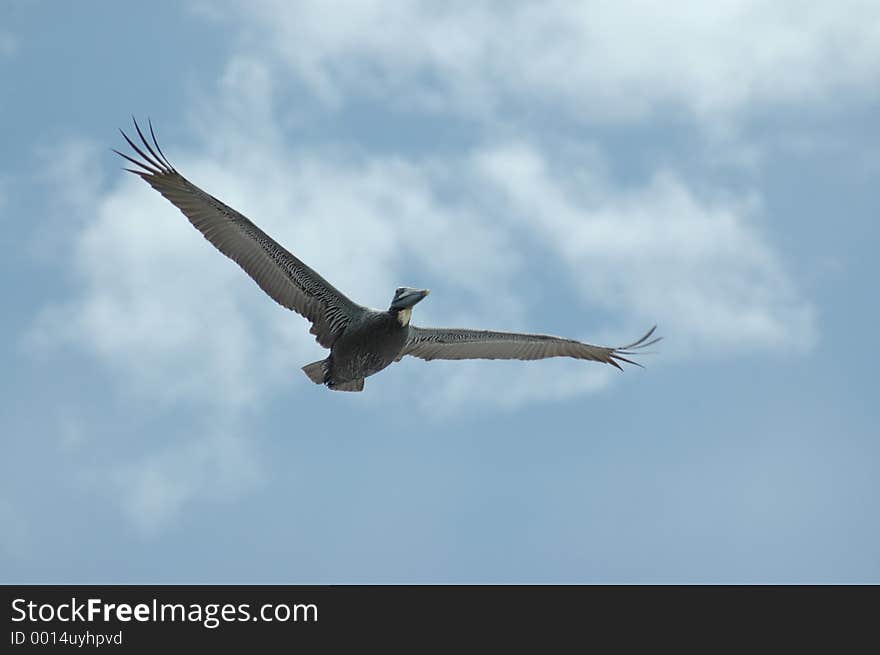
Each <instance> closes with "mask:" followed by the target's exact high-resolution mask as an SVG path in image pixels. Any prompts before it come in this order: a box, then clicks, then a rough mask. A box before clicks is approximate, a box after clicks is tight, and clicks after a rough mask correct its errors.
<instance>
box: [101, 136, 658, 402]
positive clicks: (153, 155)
mask: <svg viewBox="0 0 880 655" xmlns="http://www.w3.org/2000/svg"><path fill="white" fill-rule="evenodd" d="M134 127H135V130H136V131H137V135H138V137H140V142H141V146H142V147H141V146H138V145H137V144H136V143H135V141H134V140H132V139H130V138H129V137H128V136H127V135H126V134H125V132H122V136H123V137H124V138H125V140H126V142H128V144H129V145H130V146H131V147H132V148H133V149H134V151H135V153H137V155H139V157H140V159H138V158H135V157H133V156H130V155H127V154H125V153H122V152H119V151H118V150H114V152H116V153H117V154H118V155H120V156H121V157H124V158H125V159H126V160H127V161H129V162H131V163H132V164H134V166H136V167H137V168H126V170H128V171H130V172H132V173H134V174H135V175H138V176H140V177H141V178H143V179H144V180H145V181H146V182H148V183H149V184H150V186H152V187H153V188H154V189H156V190H157V191H158V192H159V193H161V194H162V195H163V196H165V198H167V199H168V200H169V201H170V202H171V203H172V204H173V205H175V206H176V207H177V208H178V209H180V211H181V212H183V214H184V216H186V217H187V219H189V222H190V223H192V224H193V226H194V227H195V228H196V229H197V230H199V232H201V233H202V235H204V237H205V238H206V239H207V240H208V241H210V242H211V244H213V245H214V247H216V248H217V249H218V250H219V251H220V252H222V253H223V254H224V255H226V256H227V257H229V258H230V259H232V260H233V261H235V262H236V263H237V264H238V265H239V266H240V267H241V268H242V269H244V271H245V272H246V273H247V274H248V275H249V276H250V277H251V278H253V280H254V281H255V282H256V283H257V284H258V285H259V286H260V288H261V289H263V291H265V292H266V293H267V294H268V295H269V296H270V297H271V298H272V299H273V300H275V301H276V302H277V303H279V304H281V305H283V306H284V307H287V308H288V309H292V310H293V311H295V312H297V313H298V314H301V315H302V316H304V317H306V318H307V319H308V320H309V321H311V323H312V328H311V333H312V334H314V335H315V338H316V340H317V341H318V343H319V344H321V345H322V346H323V347H325V348H329V349H330V355H329V356H328V357H327V358H326V359H324V360H319V361H317V362H313V363H312V364H308V365H306V366H304V367H303V370H304V371H305V373H306V375H307V376H308V377H309V378H310V379H311V380H312V381H313V382H315V383H318V384H326V385H327V386H328V387H329V388H331V389H335V390H339V391H362V390H363V388H364V378H366V377H368V376H370V375H373V374H374V373H377V372H379V371H381V370H382V369H383V368H385V367H387V366H388V365H389V364H391V363H393V362H395V361H399V360H400V359H402V358H403V356H404V355H412V356H413V357H418V358H421V359H424V360H432V359H524V360H528V359H544V358H546V357H573V358H575V359H586V360H592V361H597V362H604V363H606V364H611V365H613V366H616V367H617V368H620V363H619V362H627V363H630V364H636V362H633V361H632V360H630V359H628V358H627V356H632V355H635V354H638V352H639V351H640V350H641V349H643V348H645V347H647V346H650V345H651V344H654V343H656V342H657V341H659V340H660V338H659V337H657V338H654V339H651V336H652V335H653V333H654V328H651V330H650V331H649V332H648V333H647V334H646V335H645V336H644V337H642V338H641V339H639V340H638V341H636V342H635V343H632V344H630V345H628V346H624V347H622V348H607V347H603V346H592V345H590V344H586V343H582V342H580V341H574V340H572V339H564V338H561V337H553V336H549V335H544V334H517V333H511V332H492V331H487V330H468V329H449V328H420V327H416V326H413V325H410V322H409V319H410V316H411V314H412V307H413V306H414V305H415V304H416V303H418V302H419V301H421V300H422V299H423V298H424V297H425V296H426V295H428V292H427V290H422V289H411V288H408V287H401V288H399V289H398V290H397V291H396V292H395V295H394V298H393V299H392V302H391V307H390V308H389V309H388V310H387V311H380V310H376V309H370V308H367V307H363V306H361V305H358V304H357V303H355V302H353V301H351V300H350V299H349V298H347V297H346V296H345V294H343V293H342V292H340V291H339V290H338V289H336V288H335V287H334V286H333V285H332V284H330V283H329V282H328V281H327V280H325V279H324V278H323V277H321V276H320V275H319V274H318V273H316V272H315V271H314V270H313V269H311V268H309V267H308V266H307V265H306V264H305V263H303V262H302V261H301V260H299V259H298V258H297V257H295V256H294V255H292V254H291V253H290V252H288V251H287V250H285V249H284V248H283V247H282V246H281V245H279V244H278V243H277V242H275V241H274V240H273V239H272V238H271V237H270V236H269V235H267V234H266V233H265V232H263V231H262V230H261V229H260V228H258V227H257V226H256V225H254V224H253V223H252V222H251V221H250V220H248V219H247V218H246V217H245V216H243V215H242V214H239V213H238V212H237V211H235V210H234V209H232V208H231V207H228V206H227V205H225V204H223V203H222V202H221V201H220V200H218V199H217V198H215V197H214V196H212V195H210V194H208V193H206V192H205V191H202V190H201V189H200V188H199V187H197V186H196V185H194V184H193V183H192V182H190V181H189V180H187V179H186V178H185V177H183V176H182V175H181V174H180V173H178V172H177V170H175V168H174V167H173V166H172V165H171V164H170V163H169V162H168V159H166V157H165V154H164V153H163V152H162V150H161V148H159V143H158V141H157V140H156V135H155V133H154V132H153V126H152V123H150V124H149V133H150V139H147V138H146V136H145V135H144V133H143V132H142V131H141V128H140V126H139V125H138V124H137V122H136V121H135V122H134ZM120 131H121V130H120ZM636 365H638V364H636Z"/></svg>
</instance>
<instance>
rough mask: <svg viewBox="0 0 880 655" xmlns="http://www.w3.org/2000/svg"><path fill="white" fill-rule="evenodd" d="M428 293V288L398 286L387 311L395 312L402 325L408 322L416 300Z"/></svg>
mask: <svg viewBox="0 0 880 655" xmlns="http://www.w3.org/2000/svg"><path fill="white" fill-rule="evenodd" d="M429 293H430V291H429V290H428V289H412V288H410V287H399V288H398V289H397V291H395V292H394V297H393V298H392V299H391V307H390V309H389V311H392V312H396V313H397V318H398V320H399V321H400V323H401V324H402V325H407V324H408V323H409V319H410V316H412V308H413V305H415V304H416V303H417V302H419V301H420V300H421V299H422V298H424V297H425V296H427V295H428V294H429Z"/></svg>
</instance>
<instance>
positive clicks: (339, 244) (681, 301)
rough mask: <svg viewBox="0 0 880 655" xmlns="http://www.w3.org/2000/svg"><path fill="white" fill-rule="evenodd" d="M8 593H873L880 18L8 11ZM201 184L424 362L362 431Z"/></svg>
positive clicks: (20, 5)
mask: <svg viewBox="0 0 880 655" xmlns="http://www.w3.org/2000/svg"><path fill="white" fill-rule="evenodd" d="M0 79H2V85H0V134H2V139H0V142H2V151H0V228H2V232H0V240H2V246H3V252H4V257H3V258H2V259H0V274H2V276H3V279H4V280H5V281H6V283H5V284H4V292H3V316H4V319H3V321H2V322H0V334H2V338H3V343H4V344H5V345H4V347H3V349H2V350H0V358H2V360H0V385H2V398H3V400H2V403H0V433H2V445H3V452H4V454H3V457H2V458H0V579H2V580H3V581H5V582H106V583H123V582H134V583H136V582H177V583H183V582H214V583H219V582H239V583H241V582H276V583H280V582H319V583H320V582H755V581H775V582H846V581H852V582H855V581H873V582H880V523H878V520H877V517H878V516H880V482H878V476H877V465H878V461H880V439H878V430H877V423H878V410H877V398H876V396H877V382H876V374H875V368H876V364H877V356H876V355H875V354H874V353H873V345H874V341H875V340H876V339H875V330H876V326H877V325H878V324H880V312H878V303H877V301H876V295H877V291H876V280H877V279H878V276H880V264H878V261H877V259H876V251H877V247H878V236H880V229H878V227H877V216H878V213H880V202H878V194H877V185H876V180H877V179H878V176H880V130H878V127H880V126H878V117H880V114H878V111H880V5H878V4H877V3H876V2H873V1H868V0H866V1H865V2H859V1H855V0H854V1H850V2H838V3H825V4H822V5H818V4H817V5H816V6H814V7H808V6H807V5H804V4H803V3H799V2H784V1H779V2H772V3H771V2H766V3H764V2H743V1H736V2H734V1H726V2H715V3H710V4H706V3H684V2H682V3H675V4H672V5H670V4H669V3H659V2H631V3H599V2H595V3H591V2H583V3H569V2H560V3H553V2H548V3H538V4H536V3H522V4H517V3H470V2H468V3H444V4H442V5H438V4H437V3H432V2H425V3H416V2H412V3H405V2H394V3H391V2H367V1H363V0H361V1H357V2H336V3H324V2H280V1H278V2H272V1H270V0H266V1H260V2H250V1H249V2H243V1H242V2H236V1H233V0H230V1H228V2H207V1H191V2H186V3H177V2H154V3H113V2H109V1H108V2H84V3H76V4H75V5H73V4H71V5H69V6H68V5H64V4H58V3H51V2H48V1H45V2H23V1H21V0H7V1H6V2H3V3H2V6H0ZM131 114H136V115H137V116H138V117H141V118H145V117H146V116H150V117H151V118H152V120H153V124H154V125H155V126H156V130H157V133H158V135H159V139H160V142H161V143H162V144H163V149H164V150H165V153H166V154H167V155H168V157H169V158H170V159H171V160H172V162H173V163H174V164H175V166H176V167H177V168H178V169H179V170H180V171H181V172H182V173H184V174H185V175H186V176H187V177H189V178H190V179H191V180H192V181H194V182H195V183H196V184H198V185H200V186H202V187H203V188H205V189H206V190H208V191H209V192H211V193H213V194H214V195H216V196H218V197H220V198H221V199H223V200H224V201H225V202H227V203H228V204H230V205H232V206H234V207H235V208H237V209H239V210H240V211H242V212H243V213H245V214H246V215H248V216H249V217H250V218H251V219H253V220H254V221H255V222H256V223H257V224H258V225H260V226H261V227H263V228H264V229H265V230H266V231H267V232H269V233H270V234H272V235H273V236H275V238H276V239H278V240H279V241H280V242H281V243H283V244H284V245H285V246H287V247H288V248H289V249H290V250H292V251H293V252H294V253H296V254H297V255H298V256H300V257H301V258H302V259H304V260H305V261H306V262H308V263H309V264H310V265H312V266H313V267H314V268H316V269H317V270H318V271H320V272H321V273H322V274H324V275H325V277H327V278H329V279H330V281H331V282H333V283H334V284H336V285H337V286H339V287H340V288H341V289H342V290H343V291H345V292H346V293H347V294H348V295H350V296H351V297H352V298H354V299H355V300H357V301H359V302H362V303H364V304H367V305H371V306H376V307H385V306H387V304H388V302H389V300H390V298H391V295H392V293H393V290H394V288H395V287H396V286H398V285H412V286H419V287H429V288H431V289H432V291H433V292H432V295H431V297H430V298H429V299H428V300H426V301H425V302H424V303H422V304H421V305H419V306H418V308H417V309H416V312H415V319H414V320H415V322H417V323H420V324H423V325H424V324H437V325H442V324H446V325H462V326H474V327H487V328H496V329H516V330H529V331H539V332H549V333H556V334H563V335H566V336H572V337H575V338H580V339H584V340H588V341H592V342H594V343H603V344H606V343H607V344H611V345H615V344H619V343H626V342H628V341H631V340H633V339H634V338H636V337H638V336H639V335H640V334H642V333H643V332H644V330H646V329H647V328H648V327H650V326H651V325H652V324H654V323H657V324H658V325H659V328H658V331H659V332H660V333H661V334H662V335H663V336H664V337H665V340H664V341H663V342H662V343H661V344H660V345H659V347H658V348H656V350H657V353H656V354H653V355H648V356H646V357H645V358H644V362H645V363H646V364H647V368H646V369H645V370H640V369H630V370H627V371H626V372H625V373H622V374H621V373H619V372H618V371H616V370H614V369H611V368H610V367H602V366H599V365H596V364H591V363H585V362H579V361H572V360H551V361H545V362H530V363H522V362H431V363H426V362H422V361H420V360H409V359H408V360H407V361H404V362H402V363H400V364H398V365H396V366H394V367H392V368H390V369H389V370H387V371H384V372H382V373H381V374H379V375H377V376H375V377H372V378H369V379H368V380H367V383H366V390H365V392H364V393H363V394H343V393H331V392H329V391H328V390H326V389H324V388H322V387H319V386H316V385H313V384H312V383H311V382H309V380H308V379H307V378H306V377H305V376H304V375H303V373H302V372H301V371H300V370H299V369H300V366H302V365H303V364H305V363H308V362H311V361H313V360H315V359H319V358H321V357H323V351H322V349H321V348H320V347H319V346H318V345H317V344H316V343H315V342H314V341H313V339H312V338H311V336H310V335H309V334H308V330H307V328H308V324H307V323H306V322H305V320H304V319H302V318H300V317H298V316H297V315H295V314H292V313H290V312H287V311H286V310H284V309H282V308H280V307H279V306H277V305H275V304H274V303H273V302H272V301H271V300H270V299H269V298H268V297H266V296H264V295H263V293H262V292H261V291H260V290H259V288H258V287H257V286H256V285H255V284H254V283H253V282H252V281H251V280H250V279H249V278H247V276H245V275H244V274H243V273H242V272H241V271H240V270H239V269H238V268H237V267H236V266H235V265H234V264H232V263H231V262H230V261H229V260H227V259H225V258H224V257H222V256H221V255H219V254H218V253H217V252H216V251H214V249H213V248H211V247H210V245H209V244H207V243H206V242H205V240H204V239H202V238H201V237H200V236H199V235H198V233H197V232H195V230H193V229H192V227H191V226H190V225H189V224H188V223H187V222H186V220H184V218H183V217H182V216H181V215H180V214H179V212H178V211H177V210H176V209H175V208H174V207H172V206H171V205H170V204H168V203H167V202H166V201H165V200H163V199H162V198H161V197H160V196H159V195H158V194H156V193H155V192H154V191H152V190H151V189H150V188H149V187H148V186H147V185H145V184H144V183H143V182H142V181H140V180H139V179H137V178H135V177H134V176H132V175H129V174H128V173H125V172H124V171H122V170H121V165H122V163H121V162H120V161H119V159H118V158H117V157H116V156H115V155H113V154H112V153H111V152H110V150H109V149H110V148H111V147H117V148H119V147H121V146H122V145H123V143H122V140H121V137H120V136H119V134H118V133H117V132H116V128H117V127H127V126H128V125H129V124H130V115H131Z"/></svg>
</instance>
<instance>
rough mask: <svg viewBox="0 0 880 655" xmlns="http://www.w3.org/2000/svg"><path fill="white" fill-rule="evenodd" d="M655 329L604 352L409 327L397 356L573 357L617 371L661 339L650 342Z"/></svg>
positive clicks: (541, 337)
mask: <svg viewBox="0 0 880 655" xmlns="http://www.w3.org/2000/svg"><path fill="white" fill-rule="evenodd" d="M656 329H657V326H656V325H655V326H654V327H652V328H651V329H650V330H649V331H648V333H647V334H646V335H645V336H643V337H642V338H641V339H639V340H638V341H636V342H634V343H631V344H629V345H628V346H621V347H620V348H607V347H604V346H592V345H590V344H588V343H582V342H580V341H574V340H573V339H563V338H562V337H552V336H550V335H547V334H517V333H514V332H491V331H489V330H463V329H455V328H420V327H416V326H414V325H413V326H411V327H410V331H409V339H408V340H407V343H406V345H405V346H404V348H403V351H402V352H401V356H403V355H412V356H413V357H418V358H420V359H424V360H427V361H430V360H432V359H545V358H547V357H573V358H575V359H588V360H591V361H594V362H604V363H605V364H611V365H612V366H616V367H617V368H621V366H620V364H619V363H618V362H626V363H627V364H635V365H636V366H641V364H638V363H637V362H634V361H632V360H631V359H627V356H632V355H638V354H639V351H641V350H642V349H643V348H647V347H648V346H650V345H652V344H655V343H657V342H658V341H660V339H661V338H662V337H655V338H653V339H651V336H652V335H653V334H654V330H656Z"/></svg>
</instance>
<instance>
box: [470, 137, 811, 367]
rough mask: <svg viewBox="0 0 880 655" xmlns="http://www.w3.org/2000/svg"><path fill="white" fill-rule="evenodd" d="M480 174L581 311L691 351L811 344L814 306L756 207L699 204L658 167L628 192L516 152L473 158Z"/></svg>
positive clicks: (520, 148) (526, 151)
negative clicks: (617, 316)
mask: <svg viewBox="0 0 880 655" xmlns="http://www.w3.org/2000/svg"><path fill="white" fill-rule="evenodd" d="M476 167H477V169H478V170H479V171H480V172H481V173H482V179H483V180H485V181H487V182H488V183H490V184H492V185H493V189H494V191H496V192H498V193H500V194H502V195H503V196H504V197H505V198H506V201H507V203H508V204H509V211H510V216H511V217H512V218H513V219H514V220H519V221H521V222H522V223H523V224H525V225H526V226H527V228H528V229H530V230H532V231H533V233H534V234H535V235H536V236H537V237H538V238H540V239H541V240H543V241H544V242H546V244H547V245H548V247H549V248H550V249H551V251H552V252H554V253H556V254H557V256H558V257H560V258H561V260H562V261H563V262H564V263H565V265H566V268H567V272H568V274H569V276H570V280H571V282H572V283H573V284H574V285H576V287H577V288H578V289H579V290H580V291H581V293H582V294H583V297H584V299H585V300H586V301H587V302H588V303H591V304H599V305H603V306H605V307H607V308H609V309H610V310H616V311H620V310H623V311H624V312H626V313H627V314H630V315H632V316H636V317H639V318H640V319H641V320H642V321H657V322H659V323H660V325H661V326H662V329H663V332H665V333H666V334H667V335H669V336H673V335H674V339H673V340H672V341H673V344H675V343H676V342H677V344H678V347H680V348H682V347H686V348H688V349H694V348H696V349H697V350H698V352H707V351H708V352H730V351H731V350H732V351H737V350H749V349H754V348H759V349H760V348H766V347H772V348H775V349H780V350H786V349H802V348H808V347H810V346H811V345H812V344H813V342H814V340H815V338H816V329H815V325H814V318H813V309H812V307H811V306H810V305H809V303H807V302H805V301H804V300H803V299H802V298H801V297H800V294H799V293H798V291H797V289H796V288H795V286H794V284H793V282H792V280H791V278H790V276H789V275H788V273H787V272H786V270H785V267H784V266H783V264H782V262H781V260H780V258H779V256H778V255H777V254H776V253H775V252H774V251H773V249H772V248H771V247H770V246H769V245H768V244H767V243H766V240H765V239H764V238H763V237H762V235H761V231H760V229H759V226H758V225H757V224H756V221H755V220H753V218H754V217H753V215H754V214H756V213H759V212H757V209H756V208H755V207H753V205H754V204H755V203H754V202H735V201H730V200H716V201H714V202H708V201H703V200H701V199H699V198H698V197H696V195H695V194H694V193H693V192H692V191H690V190H689V189H688V188H687V186H686V185H685V184H684V182H683V181H682V180H680V179H679V178H678V177H677V176H676V175H674V174H672V173H669V172H662V171H661V172H658V173H656V174H655V175H654V177H653V178H652V179H651V180H650V181H649V183H648V184H647V185H646V186H644V187H641V188H634V189H619V188H614V187H613V186H610V185H609V184H608V182H607V181H606V180H604V179H602V178H601V177H597V176H596V175H593V174H591V173H590V172H589V171H587V170H573V171H568V177H566V171H557V170H553V171H551V170H549V164H548V163H547V161H545V159H544V158H543V157H542V156H541V155H540V153H538V152H537V151H535V150H534V149H532V148H530V147H528V146H524V145H521V144H516V145H512V146H508V147H500V148H496V149H492V150H488V151H486V152H482V153H479V154H478V155H477V156H476ZM667 347H670V344H668V343H667V344H664V350H666V349H667ZM671 347H672V348H675V347H676V346H675V345H671Z"/></svg>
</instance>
